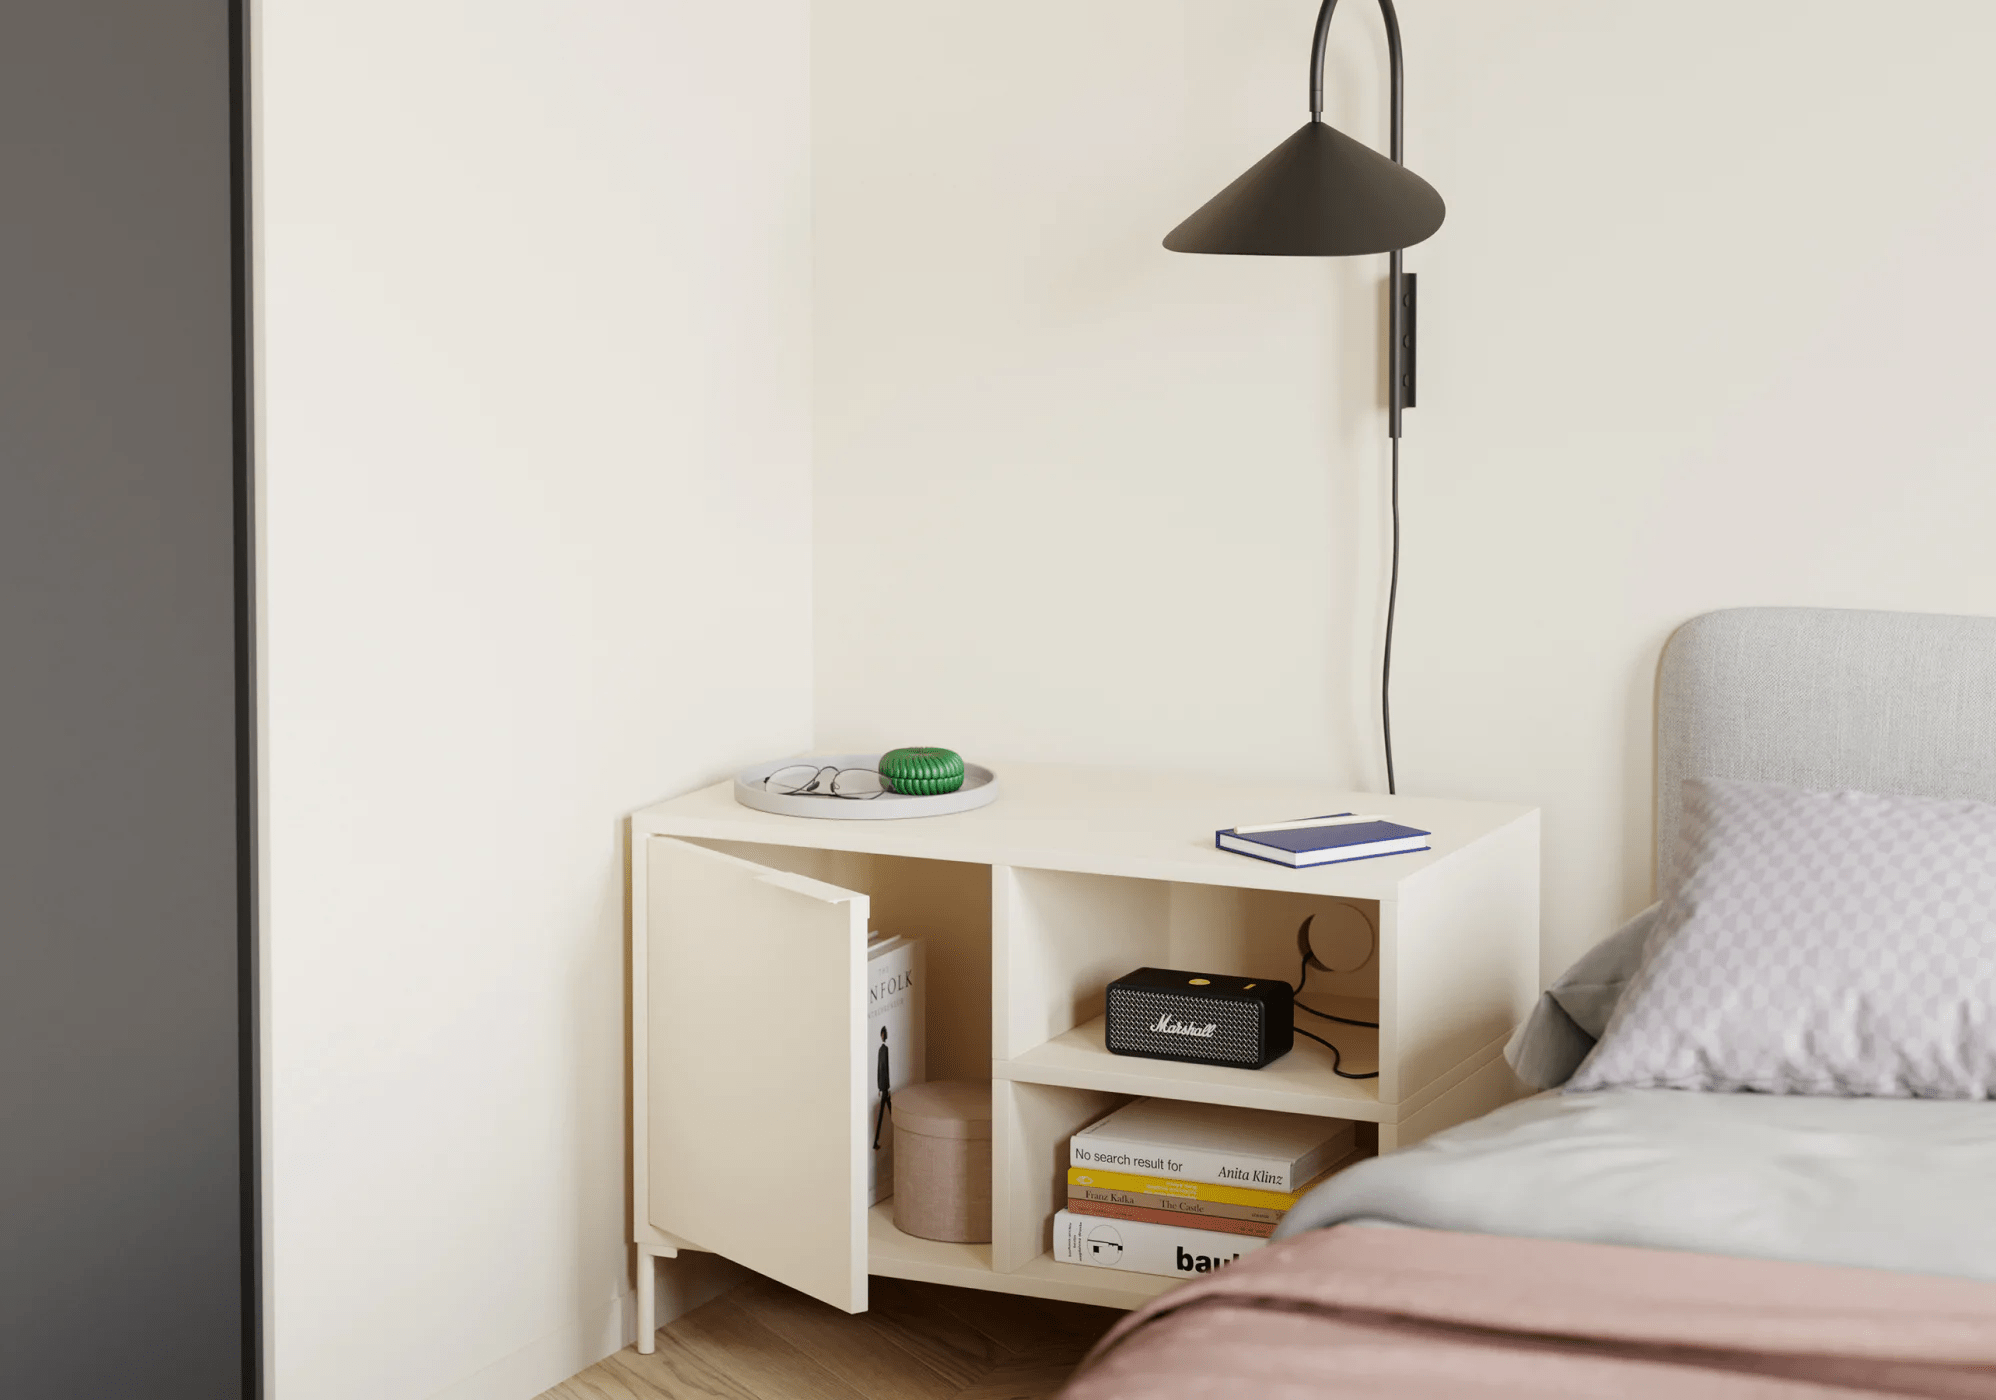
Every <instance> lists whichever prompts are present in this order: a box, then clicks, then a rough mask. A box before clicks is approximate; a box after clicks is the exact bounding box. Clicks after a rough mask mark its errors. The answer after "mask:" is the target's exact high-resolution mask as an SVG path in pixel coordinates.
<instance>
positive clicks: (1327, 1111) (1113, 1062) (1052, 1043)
mask: <svg viewBox="0 0 1996 1400" xmlns="http://www.w3.org/2000/svg"><path fill="white" fill-rule="evenodd" d="M1376 1014H1377V1013H1375V1015H1376ZM1298 1019H1299V1020H1300V1019H1301V1018H1300V1017H1299V1018H1298ZM1102 1027H1103V1018H1102V1017H1100V1016H1097V1017H1096V1018H1095V1019H1094V1020H1092V1021H1089V1022H1088V1023H1086V1024H1085V1025H1080V1026H1076V1027H1075V1028H1074V1029H1073V1030H1071V1031H1067V1032H1066V1033H1064V1034H1062V1035H1057V1036H1055V1037H1054V1038H1053V1039H1051V1040H1049V1041H1047V1042H1046V1043H1045V1044H1044V1045H1041V1046H1038V1047H1037V1048H1035V1049H1032V1050H1028V1051H1027V1052H1026V1053H1025V1054H1023V1055H1019V1056H1016V1057H1014V1058H1013V1059H1010V1060H996V1061H993V1063H992V1066H991V1076H992V1078H994V1079H1011V1080H1015V1081H1017V1082H1020V1083H1024V1084H1054V1085H1059V1086H1060V1087H1062V1088H1067V1089H1099V1090H1101V1091H1103V1092H1105V1093H1111V1094H1140V1095H1147V1096H1149V1097H1152V1098H1163V1099H1188V1100H1190V1101H1192V1102H1194V1103H1224V1104H1238V1105H1239V1106H1241V1107H1242V1108H1264V1109H1272V1110H1274V1111H1275V1112H1278V1113H1314V1114H1320V1115H1323V1116H1326V1117H1330V1118H1350V1119H1354V1120H1356V1121H1359V1122H1366V1123H1376V1122H1378V1121H1379V1118H1380V1109H1379V1089H1378V1085H1379V1081H1378V1080H1376V1079H1341V1078H1339V1077H1338V1076H1337V1075H1335V1074H1333V1073H1332V1072H1331V1066H1332V1063H1333V1061H1332V1056H1331V1052H1330V1051H1328V1050H1326V1049H1325V1048H1324V1047H1323V1046H1321V1045H1318V1044H1317V1043H1316V1042H1315V1041H1311V1040H1305V1039H1303V1038H1302V1037H1301V1036H1298V1037H1297V1040H1296V1048H1295V1049H1294V1050H1291V1051H1290V1052H1289V1053H1288V1054H1287V1055H1284V1056H1283V1057H1282V1058H1281V1059H1279V1060H1277V1061H1276V1062H1275V1063H1274V1064H1272V1065H1269V1066H1268V1067H1267V1068H1265V1069H1228V1068H1226V1067H1224V1066H1221V1065H1193V1064H1181V1063H1179V1062H1178V1061H1175V1060H1145V1059H1139V1058H1136V1057H1134V1056H1130V1055H1112V1054H1110V1053H1109V1049H1108V1047H1107V1045H1105V1044H1104V1043H1103V1031H1102ZM1331 1030H1332V1032H1333V1034H1335V1035H1336V1036H1337V1037H1338V1043H1339V1047H1340V1049H1342V1050H1343V1051H1344V1057H1345V1058H1344V1067H1345V1068H1346V1069H1348V1070H1353V1071H1360V1072H1362V1071H1366V1070H1371V1069H1374V1068H1376V1067H1377V1065H1378V1060H1379V1049H1378V1037H1379V1033H1378V1032H1377V1031H1368V1030H1360V1029H1357V1028H1355V1027H1349V1026H1333V1027H1331ZM1326 1038H1327V1039H1328V1038H1329V1037H1328V1036H1327V1037H1326Z"/></svg>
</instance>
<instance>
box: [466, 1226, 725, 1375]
mask: <svg viewBox="0 0 1996 1400" xmlns="http://www.w3.org/2000/svg"><path fill="white" fill-rule="evenodd" d="M657 1267H658V1318H657V1320H656V1321H655V1322H654V1323H653V1324H652V1326H653V1327H654V1328H658V1327H663V1326H665V1325H666V1324H667V1323H668V1322H671V1321H672V1320H673V1319H674V1318H676V1317H679V1316H681V1315H682V1314H684V1313H689V1312H691V1311H693V1309H695V1308H697V1307H699V1306H700V1305H701V1304H702V1303H707V1302H711V1301H712V1300H714V1299H715V1298H718V1297H720V1296H721V1295H722V1294H723V1293H725V1292H727V1291H728V1290H729V1289H730V1288H733V1287H734V1286H735V1285H736V1284H738V1283H740V1282H742V1281H743V1280H744V1279H746V1278H748V1277H750V1274H749V1271H748V1270H747V1269H744V1268H743V1267H742V1266H741V1265H739V1264H733V1263H730V1262H729V1261H728V1260H726V1259H722V1258H720V1257H718V1256H716V1255H712V1254H691V1253H689V1254H683V1255H681V1256H680V1257H679V1258H677V1259H661V1260H659V1261H658V1265H657ZM637 1320H638V1319H637V1298H636V1296H635V1295H634V1294H633V1293H632V1292H631V1291H630V1290H628V1289H626V1290H624V1291H622V1292H620V1293H619V1294H618V1295H617V1296H616V1297H615V1298H614V1299H612V1300H611V1301H609V1302H607V1303H605V1304H603V1305H602V1306H600V1307H598V1308H596V1309H594V1310H593V1311H592V1312H590V1313H589V1314H588V1315H587V1316H585V1317H582V1318H578V1319H577V1320H576V1321H575V1322H574V1323H572V1324H571V1325H569V1326H567V1327H563V1328H561V1329H559V1330H558V1331H555V1332H550V1333H548V1334H547V1335H546V1336H544V1337H541V1338H540V1339H539V1340H537V1341H533V1342H529V1343H528V1344H527V1345H525V1346H523V1347H521V1348H520V1349H519V1350H518V1351H515V1352H513V1353H511V1354H510V1355H507V1356H504V1357H501V1358H500V1359H499V1360H497V1361H495V1362H493V1363H492V1364H491V1365H490V1366H487V1367H486V1368H485V1369H484V1370H482V1371H479V1372H477V1373H476V1374H474V1375H471V1376H467V1377H466V1378H465V1379H464V1380H461V1381H458V1382H457V1383H456V1384H454V1385H448V1386H445V1387H444V1388H443V1389H442V1390H439V1391H437V1392H436V1393H435V1394H434V1395H433V1396H432V1397H431V1400H534V1397H535V1396H537V1395H539V1394H540V1393H541V1392H542V1391H544V1390H549V1389H551V1388H553V1387H554V1386H557V1385H560V1384H561V1383H562V1382H563V1381H565V1380H567V1379H568V1378H569V1377H570V1376H572V1375H574V1374H576V1373H577V1372H578V1371H586V1370H588V1369H589V1368H590V1367H591V1366H594V1365H595V1364H596V1363H597V1362H599V1361H601V1360H602V1359H603V1358H604V1357H606V1356H611V1355H614V1354H615V1353H617V1352H620V1351H622V1350H623V1349H624V1348H625V1347H627V1346H629V1345H630V1344H631V1343H632V1342H635V1341H636V1340H637V1337H638V1331H637Z"/></svg>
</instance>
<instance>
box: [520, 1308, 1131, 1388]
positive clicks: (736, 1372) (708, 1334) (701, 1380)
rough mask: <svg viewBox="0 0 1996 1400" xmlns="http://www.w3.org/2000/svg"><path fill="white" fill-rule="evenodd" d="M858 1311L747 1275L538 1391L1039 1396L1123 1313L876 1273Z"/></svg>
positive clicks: (1057, 1385)
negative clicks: (647, 1346)
mask: <svg viewBox="0 0 1996 1400" xmlns="http://www.w3.org/2000/svg"><path fill="white" fill-rule="evenodd" d="M868 1291H869V1294H870V1302H871V1304H872V1307H871V1308H870V1310H869V1311H867V1312H863V1313H860V1314H858V1315H856V1316H854V1315H849V1314H846V1313H842V1312H840V1311H839V1310H838V1309H836V1308H832V1307H827V1306H826V1305H825V1304H823V1303H820V1302H818V1301H817V1300H816V1299H813V1298H807V1297H805V1296H804V1295H803V1294H801V1293H797V1292H794V1291H792V1290H791V1289H788V1288H785V1287H784V1286H783V1285H781V1284H778V1283H772V1282H770V1281H769V1280H767V1279H754V1280H752V1281H750V1282H748V1283H745V1284H743V1285H741V1286H740V1287H739V1288H736V1289H733V1290H732V1291H730V1292H727V1293H724V1294H722V1295H721V1296H720V1297H718V1298H716V1299H715V1300H714V1301H713V1302H711V1303H708V1304H707V1305H706V1306H704V1307H700V1308H695V1309H694V1310H693V1311H692V1312H690V1313H687V1314H686V1315H685V1316H684V1317H682V1318H680V1319H679V1320H678V1321H676V1322H674V1323H673V1324H671V1325H670V1326H669V1327H664V1328H661V1329H660V1331H659V1334H658V1350H657V1351H656V1352H654V1353H653V1354H652V1355H650V1356H640V1355H639V1354H638V1351H637V1348H635V1347H626V1348H625V1349H624V1350H622V1351H620V1352H618V1353H617V1354H616V1355H615V1356H612V1357H608V1358H606V1359H605V1360H602V1361H599V1362H597V1363H596V1364H595V1365H594V1366H592V1367H590V1368H589V1369H588V1370H587V1371H584V1372H583V1373H582V1374H581V1375H579V1376H575V1377H573V1378H571V1379H569V1380H566V1381H563V1382H562V1383H561V1384H560V1385H558V1386H556V1387H555V1388H554V1389H553V1390H550V1391H548V1392H547V1393H546V1394H545V1395H543V1396H542V1397H541V1400H714V1397H719V1400H1037V1397H1041V1396H1050V1395H1053V1394H1054V1393H1055V1392H1057V1391H1058V1390H1059V1389H1060V1388H1061V1386H1062V1385H1063V1384H1065V1383H1066V1381H1067V1377H1068V1373H1069V1372H1071V1371H1073V1369H1074V1367H1075V1365H1076V1364H1077V1363H1078V1362H1079V1361H1080V1360H1081V1358H1082V1356H1083V1354H1084V1353H1086V1352H1087V1350H1088V1348H1089V1347H1090V1346H1092V1345H1094V1342H1095V1339H1096V1338H1097V1337H1100V1336H1101V1335H1102V1334H1103V1333H1104V1332H1106V1331H1108V1330H1109V1328H1110V1326H1111V1325H1112V1324H1113V1323H1114V1322H1115V1321H1116V1319H1117V1318H1119V1317H1121V1316H1122V1314H1121V1313H1119V1312H1116V1311H1115V1310H1113V1309H1111V1308H1090V1307H1083V1306H1081V1305H1080V1304H1076V1303H1048V1302H1042V1301H1041V1300H1039V1299H1036V1298H1015V1297H1012V1296H1011V1295H1009V1294H1004V1293H984V1292H979V1291H976V1290H974V1289H968V1288H943V1287H939V1286H938V1285H935V1284H928V1283H908V1282H905V1281H903V1280H900V1279H888V1278H876V1279H872V1280H870V1281H869V1283H868Z"/></svg>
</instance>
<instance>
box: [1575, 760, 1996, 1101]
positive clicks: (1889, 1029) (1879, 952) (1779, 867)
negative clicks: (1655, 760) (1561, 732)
mask: <svg viewBox="0 0 1996 1400" xmlns="http://www.w3.org/2000/svg"><path fill="white" fill-rule="evenodd" d="M1680 841H1681V843H1682V844H1681V845H1680V848H1679V851H1680V857H1681V858H1680V861H1679V864H1678V867H1677V868H1678V870H1679V872H1680V873H1681V876H1682V878H1681V881H1680V883H1679V884H1678V886H1677V887H1676V888H1675V889H1674V890H1671V891H1669V892H1668V893H1667V894H1666V896H1665V900H1664V908H1663V913H1662V915H1661V917H1660V918H1659V919H1658V921H1657V925H1656V929H1655V931H1654V932H1653V933H1652V934H1651V935H1650V942H1649V946H1648V948H1647V950H1646V953H1645V957H1644V962H1643V965H1642V967H1641V968H1640V969H1639V970H1638V971H1637V972H1636V974H1635V976H1634V977H1633V978H1631V979H1630V982H1629V986H1628V990H1627V991H1626V992H1625V993H1624V994H1623V996H1622V999H1621V1002H1620V1003H1619V1004H1618V1005H1617V1006H1616V1008H1615V1014H1614V1016H1613V1017H1612V1018H1611V1019H1610V1020H1609V1022H1608V1026H1607V1029H1606V1030H1605V1031H1604V1032H1603V1033H1602V1036H1601V1041H1600V1043H1599V1044H1598V1045H1596V1046H1595V1048H1594V1051H1593V1053H1592V1054H1590V1055H1589V1056H1588V1057H1587V1060H1586V1062H1585V1063H1584V1064H1582V1065H1581V1067H1580V1070H1579V1072H1578V1073H1576V1074H1575V1075H1574V1077H1573V1078H1572V1079H1571V1080H1570V1081H1568V1083H1567V1086H1566V1087H1567V1091H1568V1092H1570V1093H1571V1092H1576V1091H1581V1090H1587V1089H1606V1088H1614V1087H1630V1088H1666V1089H1707V1090H1752V1091H1756V1092H1760V1093H1768V1094H1817V1095H1827V1096H1840V1097H1846V1098H1909V1097H1910V1098H1935V1099H1986V1098H1991V1097H1996V806H1991V805H1989V804H1987V803H1983V802H1967V801H1951V800H1942V799H1935V798H1923V797H1879V796H1874V795H1872V794H1869V793H1862V792H1808V791H1804V790H1802V789H1800V788H1789V787H1778V786H1776V785H1774V784H1772V783H1734V782H1718V781H1713V780H1708V779H1698V778H1694V779H1691V780H1689V781H1687V782H1686V783H1685V784H1684V807H1683V825H1682V826H1681V828H1680Z"/></svg>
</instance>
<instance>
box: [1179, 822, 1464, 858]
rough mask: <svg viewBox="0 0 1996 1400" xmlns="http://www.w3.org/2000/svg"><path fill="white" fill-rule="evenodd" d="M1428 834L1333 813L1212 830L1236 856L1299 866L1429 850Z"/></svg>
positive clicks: (1219, 842)
mask: <svg viewBox="0 0 1996 1400" xmlns="http://www.w3.org/2000/svg"><path fill="white" fill-rule="evenodd" d="M1432 834H1433V833H1432V832H1426V831H1421V830H1418V829H1416V828H1414V827H1411V826H1401V825H1400V824H1399V823H1398V822H1389V821H1386V820H1385V819H1383V818H1380V817H1366V816H1353V815H1352V814H1351V813H1349V812H1347V813H1344V814H1342V815H1339V816H1335V817H1313V818H1311V819H1310V820H1309V821H1307V822H1284V823H1282V824H1281V825H1280V826H1264V827H1253V826H1250V827H1244V828H1243V827H1236V828H1233V829H1231V830H1228V831H1216V832H1214V833H1213V844H1214V845H1216V846H1218V847H1219V848H1220V849H1221V850H1223V851H1232V852H1234V853H1235V854H1236V855H1243V856H1253V857H1254V858H1255V859H1256V860H1268V861H1274V862H1275V863H1276V864H1277V865H1293V866H1297V867H1298V868H1301V867H1303V866H1308V865H1332V864H1335V863H1336V862H1338V861H1345V860H1370V859H1372V858H1373V857H1374V856H1397V855H1403V854H1405V853H1407V852H1409V851H1426V850H1430V849H1432V848H1431V847H1430V846H1429V845H1428V837H1429V836H1430V835H1432Z"/></svg>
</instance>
